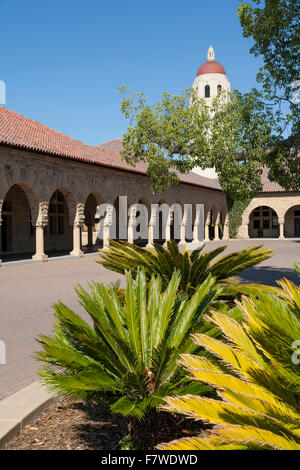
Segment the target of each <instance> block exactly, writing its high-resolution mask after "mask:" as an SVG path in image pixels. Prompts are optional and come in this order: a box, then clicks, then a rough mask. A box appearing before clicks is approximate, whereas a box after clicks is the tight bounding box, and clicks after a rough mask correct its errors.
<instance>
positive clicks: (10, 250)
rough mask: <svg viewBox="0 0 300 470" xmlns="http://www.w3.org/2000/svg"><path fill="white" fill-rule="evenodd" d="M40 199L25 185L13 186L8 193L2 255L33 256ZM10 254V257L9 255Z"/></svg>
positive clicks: (5, 201)
mask: <svg viewBox="0 0 300 470" xmlns="http://www.w3.org/2000/svg"><path fill="white" fill-rule="evenodd" d="M38 209H39V206H38V198H37V195H36V194H35V192H34V191H33V189H32V188H31V187H30V186H29V185H28V184H25V183H22V182H19V183H15V184H13V185H12V186H11V187H10V188H9V189H8V190H7V192H6V194H5V196H4V199H3V204H2V213H1V214H0V215H1V219H2V226H1V240H0V241H1V246H0V250H1V252H2V253H7V256H14V255H15V254H18V253H27V254H30V255H32V254H33V253H34V247H35V237H34V235H35V227H34V224H35V221H36V219H37V216H38ZM8 254H10V255H8Z"/></svg>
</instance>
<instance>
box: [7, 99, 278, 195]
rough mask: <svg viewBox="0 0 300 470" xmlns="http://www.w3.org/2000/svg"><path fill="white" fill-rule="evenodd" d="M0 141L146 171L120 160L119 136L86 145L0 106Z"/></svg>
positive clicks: (204, 182) (214, 183)
mask: <svg viewBox="0 0 300 470" xmlns="http://www.w3.org/2000/svg"><path fill="white" fill-rule="evenodd" d="M0 144H3V145H8V146H12V147H17V148H22V149H27V150H32V151H36V152H40V153H45V154H47V155H53V156H58V157H63V158H69V159H72V160H80V161H82V162H85V163H92V164H97V165H100V166H106V167H109V168H115V169H119V170H125V171H129V172H132V173H138V174H143V175H144V174H145V173H146V170H147V165H146V164H145V163H143V162H140V163H138V164H137V165H136V167H132V166H131V165H128V164H127V163H126V162H124V161H123V160H122V157H121V155H120V151H121V149H122V140H121V139H119V138H116V139H113V140H110V141H109V142H106V143H104V144H101V145H98V146H91V145H87V144H84V143H83V142H80V141H79V140H76V139H73V138H72V137H68V136H67V135H65V134H62V133H61V132H58V131H55V130H53V129H50V128H49V127H47V126H44V125H43V124H40V123H38V122H36V121H33V120H32V119H29V118H27V117H25V116H22V115H21V114H19V113H16V112H15V111H11V110H9V109H7V108H5V107H3V106H0ZM178 174H179V173H178ZM179 176H180V181H181V182H182V183H186V184H192V185H195V186H202V187H205V188H210V189H215V190H218V191H221V186H220V184H219V182H218V180H216V179H211V178H205V177H204V176H201V175H198V174H196V173H193V172H190V173H188V174H186V175H184V174H179ZM262 182H263V192H282V191H284V189H283V188H281V186H279V185H278V184H276V183H271V182H270V181H269V179H268V177H267V170H264V172H263V175H262Z"/></svg>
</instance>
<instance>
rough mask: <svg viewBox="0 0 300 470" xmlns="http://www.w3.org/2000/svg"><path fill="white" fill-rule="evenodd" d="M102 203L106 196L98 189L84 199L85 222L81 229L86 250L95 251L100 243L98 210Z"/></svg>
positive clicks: (82, 242) (83, 245)
mask: <svg viewBox="0 0 300 470" xmlns="http://www.w3.org/2000/svg"><path fill="white" fill-rule="evenodd" d="M102 203H104V198H103V196H102V195H101V194H100V193H99V192H97V191H93V192H90V193H89V194H88V195H87V196H86V198H85V200H84V224H83V226H82V229H81V244H82V247H84V248H85V250H86V251H93V250H94V248H95V246H96V245H98V244H99V238H98V236H97V234H98V229H99V218H98V217H97V210H98V206H99V205H100V204H102Z"/></svg>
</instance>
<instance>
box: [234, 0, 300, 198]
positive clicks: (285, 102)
mask: <svg viewBox="0 0 300 470" xmlns="http://www.w3.org/2000/svg"><path fill="white" fill-rule="evenodd" d="M238 16H239V19H240V23H241V26H242V28H243V35H244V36H245V37H251V38H252V39H253V41H254V44H253V46H252V47H251V49H250V52H251V53H252V54H254V55H255V56H259V55H260V56H262V57H263V60H264V64H263V67H261V68H260V70H259V73H258V75H257V81H258V83H259V84H260V85H261V86H262V91H261V92H260V101H261V103H262V104H263V106H265V107H266V108H267V107H268V108H269V109H270V110H272V111H273V113H274V116H275V118H276V121H277V124H278V129H277V133H276V135H275V138H274V143H273V146H271V148H270V149H268V151H267V153H266V164H267V166H268V168H269V170H270V171H269V178H270V179H271V180H273V181H277V182H278V183H279V184H281V185H282V186H283V187H284V188H286V189H290V188H291V189H296V190H297V189H299V187H300V159H299V137H300V132H299V131H300V129H299V103H300V99H299V98H300V94H299V91H300V73H299V62H300V60H299V59H300V57H299V48H300V21H299V3H298V2H297V1H295V0H269V1H268V0H265V1H263V0H253V1H252V2H244V1H241V5H240V6H239V8H238ZM284 136H285V138H284ZM286 136H287V137H286Z"/></svg>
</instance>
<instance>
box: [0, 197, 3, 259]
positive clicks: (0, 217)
mask: <svg viewBox="0 0 300 470" xmlns="http://www.w3.org/2000/svg"><path fill="white" fill-rule="evenodd" d="M2 206H3V200H2V199H0V251H2ZM1 266H2V259H1V258H0V268H1Z"/></svg>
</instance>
